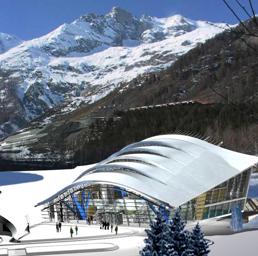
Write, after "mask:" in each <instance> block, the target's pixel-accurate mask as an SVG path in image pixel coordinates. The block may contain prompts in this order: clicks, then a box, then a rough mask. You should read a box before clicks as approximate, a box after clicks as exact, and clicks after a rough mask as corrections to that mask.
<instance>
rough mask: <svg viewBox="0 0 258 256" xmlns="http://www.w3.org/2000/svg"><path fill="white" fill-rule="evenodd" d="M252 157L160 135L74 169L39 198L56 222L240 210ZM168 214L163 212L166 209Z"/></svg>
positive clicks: (136, 221)
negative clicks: (63, 183) (66, 181)
mask: <svg viewBox="0 0 258 256" xmlns="http://www.w3.org/2000/svg"><path fill="white" fill-rule="evenodd" d="M257 163H258V158H257V157H256V156H251V155H246V154H241V153H237V152H233V151H230V150H227V149H224V148H221V147H219V146H216V145H213V144H210V143H208V142H206V141H203V140H200V139H197V138H193V137H190V136H184V135H161V136H155V137H151V138H148V139H145V140H143V141H140V142H137V143H134V144H131V145H129V146H127V147H125V148H123V149H122V150H120V151H119V152H117V153H115V154H113V155H112V156H110V157H109V158H107V159H106V160H104V161H102V162H100V163H97V164H94V165H90V166H82V167H77V168H80V169H81V174H80V175H79V176H78V177H77V178H76V179H75V180H73V181H71V184H70V185H69V186H66V187H65V188H63V189H62V190H60V191H58V192H57V193H56V194H54V195H53V196H51V197H49V198H47V199H46V200H44V201H42V202H40V203H39V204H38V205H44V206H45V209H46V210H47V212H48V214H49V218H50V219H52V220H54V219H55V221H56V220H57V219H59V221H70V220H74V219H77V220H78V219H79V220H87V221H88V222H90V223H91V222H95V221H96V222H101V221H108V222H109V223H114V224H125V225H139V226H140V225H142V224H148V223H149V222H150V220H151V219H152V218H153V216H154V210H155V208H156V207H157V206H162V207H163V208H164V210H165V211H167V210H169V211H171V210H172V212H173V210H174V209H176V208H178V207H181V212H182V215H183V217H184V218H185V220H202V219H208V218H214V217H218V216H226V215H229V214H230V213H231V211H232V209H233V208H234V207H238V208H240V209H241V210H242V211H243V210H244V206H245V203H246V198H247V192H248V184H249V179H250V175H251V173H252V171H254V169H255V168H256V167H255V165H256V164H257ZM167 212H168V211H167Z"/></svg>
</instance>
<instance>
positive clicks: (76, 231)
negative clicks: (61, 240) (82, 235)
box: [75, 225, 78, 236]
mask: <svg viewBox="0 0 258 256" xmlns="http://www.w3.org/2000/svg"><path fill="white" fill-rule="evenodd" d="M75 233H76V236H77V235H78V226H77V225H76V226H75Z"/></svg>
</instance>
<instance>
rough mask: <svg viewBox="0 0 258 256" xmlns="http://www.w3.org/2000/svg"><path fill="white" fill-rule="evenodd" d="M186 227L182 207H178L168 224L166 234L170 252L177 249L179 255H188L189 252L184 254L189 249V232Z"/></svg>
mask: <svg viewBox="0 0 258 256" xmlns="http://www.w3.org/2000/svg"><path fill="white" fill-rule="evenodd" d="M184 228H185V223H184V221H183V220H182V218H181V213H180V209H177V210H176V212H175V214H174V216H173V218H172V219H171V221H170V222H169V224H168V228H167V232H166V236H165V239H166V240H167V247H168V252H169V253H170V252H173V251H176V252H177V254H178V256H186V255H187V256H188V254H185V255H184V254H183V253H184V252H185V251H186V250H187V249H188V234H187V231H185V230H184ZM185 253H186V252H185ZM169 255H170V254H169ZM189 255H190V254H189Z"/></svg>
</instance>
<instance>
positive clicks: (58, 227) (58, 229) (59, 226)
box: [56, 221, 62, 232]
mask: <svg viewBox="0 0 258 256" xmlns="http://www.w3.org/2000/svg"><path fill="white" fill-rule="evenodd" d="M61 228H62V223H61V222H60V221H59V222H57V223H56V232H61Z"/></svg>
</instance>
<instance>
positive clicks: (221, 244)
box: [0, 225, 258, 256]
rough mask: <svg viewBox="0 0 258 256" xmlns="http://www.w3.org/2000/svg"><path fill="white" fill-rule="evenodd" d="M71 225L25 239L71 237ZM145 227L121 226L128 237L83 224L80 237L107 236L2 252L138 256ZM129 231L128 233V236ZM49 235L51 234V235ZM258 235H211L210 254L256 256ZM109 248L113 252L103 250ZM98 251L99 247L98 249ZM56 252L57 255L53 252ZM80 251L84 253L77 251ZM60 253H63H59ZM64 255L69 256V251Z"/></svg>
mask: <svg viewBox="0 0 258 256" xmlns="http://www.w3.org/2000/svg"><path fill="white" fill-rule="evenodd" d="M68 228H69V226H63V229H62V232H61V233H57V232H56V231H55V226H54V225H41V226H37V227H35V228H32V230H31V234H30V235H29V236H28V237H26V239H25V238H24V239H23V240H24V242H25V243H26V240H29V239H37V238H39V237H40V236H38V234H37V233H38V232H40V233H41V235H42V237H41V239H42V238H43V239H44V238H53V239H56V238H61V237H63V238H65V237H67V238H69V232H68ZM142 231H143V229H140V228H128V227H119V234H120V235H121V234H124V236H123V235H122V236H119V235H118V236H117V237H116V236H114V235H112V234H111V232H110V230H109V231H105V230H100V229H99V227H98V226H86V225H79V234H78V236H82V237H85V236H94V235H99V236H101V235H103V234H106V235H107V236H105V237H104V238H103V237H99V238H98V237H91V238H90V237H89V238H88V240H87V238H86V239H85V240H83V241H80V240H78V241H76V240H73V239H69V240H67V241H56V242H54V240H53V242H49V243H40V242H39V243H34V244H17V245H15V246H14V245H12V246H11V245H8V244H6V245H3V244H1V245H0V255H6V252H7V249H10V250H15V249H16V250H17V249H24V248H26V251H27V252H28V253H42V255H44V252H47V253H49V254H48V255H56V254H55V253H56V252H57V251H58V252H60V251H61V252H62V251H66V252H68V251H70V255H77V256H82V255H84V256H85V255H88V254H86V253H85V252H84V253H82V251H83V250H84V251H87V250H92V249H93V250H92V252H91V253H90V255H91V256H101V255H103V256H117V255H120V256H121V255H123V256H138V255H139V251H140V250H141V248H142V247H143V246H144V242H143V240H144V236H142V235H141V234H142ZM128 232H132V234H131V235H130V234H128ZM126 234H127V235H126ZM48 235H49V236H48ZM75 237H76V236H75ZM257 237H258V231H248V232H243V233H237V234H233V235H227V236H208V237H207V238H208V239H210V240H212V241H213V242H214V244H213V245H211V246H210V250H211V253H210V256H230V255H234V256H243V255H246V256H256V255H257V251H258V243H257V242H256V240H257ZM102 249H103V250H105V249H108V250H110V251H101V250H102ZM94 250H98V251H97V252H94ZM51 252H53V254H51ZM76 252H80V253H76ZM58 255H62V254H59V253H58ZM64 255H69V254H67V253H65V254H64Z"/></svg>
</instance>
